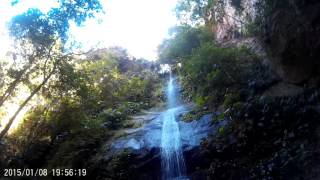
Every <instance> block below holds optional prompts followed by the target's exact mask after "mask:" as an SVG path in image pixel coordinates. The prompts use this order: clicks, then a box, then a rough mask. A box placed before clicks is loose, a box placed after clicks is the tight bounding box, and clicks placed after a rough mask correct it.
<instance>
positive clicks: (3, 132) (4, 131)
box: [0, 64, 56, 141]
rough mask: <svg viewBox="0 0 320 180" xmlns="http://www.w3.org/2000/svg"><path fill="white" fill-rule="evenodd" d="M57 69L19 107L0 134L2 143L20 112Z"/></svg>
mask: <svg viewBox="0 0 320 180" xmlns="http://www.w3.org/2000/svg"><path fill="white" fill-rule="evenodd" d="M55 69H56V64H55V65H54V67H53V69H52V71H51V72H50V74H49V75H48V76H47V77H46V78H45V79H44V80H43V81H42V83H41V84H40V85H38V86H37V87H36V88H35V89H34V90H33V91H32V93H31V94H30V95H29V96H28V98H27V99H26V100H24V102H23V103H22V104H21V105H20V106H19V109H18V110H17V111H16V112H15V113H14V115H13V116H12V117H11V118H10V119H9V122H8V123H7V124H6V126H5V128H4V129H3V130H2V131H1V133H0V141H1V139H2V138H3V137H4V136H5V135H6V134H7V132H8V131H9V129H10V127H11V125H12V123H13V121H14V119H15V118H16V117H17V115H18V114H19V113H20V111H21V110H22V109H23V108H24V107H25V106H26V105H27V103H28V102H29V101H30V100H31V99H32V98H33V96H34V95H36V94H37V93H38V92H39V91H40V89H41V88H42V86H43V85H45V84H46V83H47V82H48V80H49V79H50V77H51V76H52V75H53V74H54V72H55Z"/></svg>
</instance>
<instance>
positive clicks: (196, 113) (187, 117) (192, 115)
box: [181, 106, 212, 122]
mask: <svg viewBox="0 0 320 180" xmlns="http://www.w3.org/2000/svg"><path fill="white" fill-rule="evenodd" d="M209 113H212V112H211V111H209V110H208V109H207V108H202V106H198V107H197V108H195V109H193V110H191V111H189V112H187V113H186V114H183V115H182V117H181V120H182V121H186V122H190V121H194V120H199V119H200V118H201V117H202V116H203V115H206V114H209Z"/></svg>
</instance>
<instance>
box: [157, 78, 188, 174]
mask: <svg viewBox="0 0 320 180" xmlns="http://www.w3.org/2000/svg"><path fill="white" fill-rule="evenodd" d="M166 95H167V102H168V110H167V111H165V112H164V113H163V114H162V119H163V125H162V136H161V167H162V179H163V180H173V179H174V180H181V179H187V178H186V166H185V160H184V157H183V151H182V148H181V136H180V131H179V125H178V123H177V121H176V111H177V109H178V98H177V97H178V91H177V86H176V84H175V81H174V79H173V78H172V76H171V74H170V79H169V82H168V85H167V89H166Z"/></svg>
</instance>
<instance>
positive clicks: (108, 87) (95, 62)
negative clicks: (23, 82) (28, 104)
mask: <svg viewBox="0 0 320 180" xmlns="http://www.w3.org/2000/svg"><path fill="white" fill-rule="evenodd" d="M112 53H113V52H112V51H109V50H102V51H97V52H95V53H93V54H94V56H93V57H95V58H96V57H97V58H100V59H94V58H91V57H90V58H88V59H87V60H73V61H71V62H68V63H67V62H64V63H61V64H60V66H59V67H58V69H57V70H58V71H59V73H58V74H57V76H56V78H55V80H52V81H50V82H49V83H48V84H47V86H45V88H43V91H42V93H41V95H42V98H43V99H44V105H39V106H36V108H35V109H32V110H31V111H30V112H29V114H28V116H27V117H26V119H25V120H24V122H23V123H22V124H21V126H20V127H19V128H18V130H17V131H16V132H15V133H14V134H13V135H12V136H11V139H10V141H9V142H10V143H9V144H11V145H12V146H13V147H15V149H16V150H14V152H12V154H15V155H14V156H13V157H11V158H13V159H14V158H16V157H18V156H19V157H21V158H22V159H23V161H22V162H20V163H22V164H23V165H31V164H33V165H36V166H37V167H38V166H40V165H44V164H43V163H47V164H46V165H45V166H50V167H52V168H54V167H69V168H71V167H85V166H86V163H87V162H86V160H88V159H89V158H90V157H92V156H93V155H94V154H95V153H96V152H97V150H98V147H100V145H101V144H100V143H101V142H103V141H105V140H106V139H108V138H109V137H111V136H112V134H111V132H114V130H117V129H118V128H120V127H124V126H126V127H127V126H128V121H127V120H128V119H130V115H132V114H134V113H137V112H139V111H140V110H141V109H144V108H149V107H151V106H153V105H154V104H156V103H159V102H160V101H161V98H162V96H163V95H162V91H161V89H162V82H161V80H160V79H159V76H158V74H157V73H155V72H153V69H152V68H151V67H152V66H149V65H148V66H147V65H146V63H145V62H143V61H135V60H130V59H127V57H126V56H122V55H121V54H120V55H119V54H112ZM95 55H98V56H95ZM119 58H122V59H119ZM126 63H128V64H129V65H130V66H127V65H128V64H126ZM132 63H133V64H132ZM131 65H133V66H131ZM124 66H125V68H124ZM120 69H122V70H120ZM37 149H39V151H38V150H37ZM32 152H34V153H36V154H35V155H34V158H33V159H28V158H29V157H31V155H30V154H31V153H32ZM49 156H50V157H49ZM39 159H43V161H41V162H40V161H39ZM46 160H48V161H47V162H46ZM20 165H21V164H20ZM16 166H17V167H18V166H19V164H18V165H16Z"/></svg>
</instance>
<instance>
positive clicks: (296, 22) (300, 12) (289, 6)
mask: <svg viewBox="0 0 320 180" xmlns="http://www.w3.org/2000/svg"><path fill="white" fill-rule="evenodd" d="M274 6H275V7H274V8H273V9H274V10H272V13H271V15H270V16H268V17H267V18H266V25H265V30H264V34H263V35H264V40H265V43H266V45H267V46H268V47H269V48H268V49H269V51H270V54H271V56H272V58H271V59H272V61H273V62H274V63H275V64H276V65H277V67H278V69H277V70H278V73H279V75H280V76H281V77H282V78H283V79H284V80H285V81H287V82H291V83H303V82H304V81H307V80H309V79H311V78H315V77H317V76H319V58H320V10H319V9H320V2H319V1H316V0H308V1H307V0H305V1H301V0H293V1H292V0H290V1H289V0H285V1H284V2H283V3H275V5H274Z"/></svg>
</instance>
